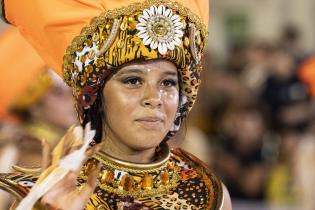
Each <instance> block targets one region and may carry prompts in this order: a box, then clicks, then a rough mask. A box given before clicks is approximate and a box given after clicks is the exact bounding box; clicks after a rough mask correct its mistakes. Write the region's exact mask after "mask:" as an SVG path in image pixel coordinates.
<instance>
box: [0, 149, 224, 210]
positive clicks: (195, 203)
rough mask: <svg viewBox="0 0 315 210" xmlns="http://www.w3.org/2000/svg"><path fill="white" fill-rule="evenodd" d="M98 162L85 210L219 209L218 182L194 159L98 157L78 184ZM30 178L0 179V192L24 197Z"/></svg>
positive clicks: (183, 155)
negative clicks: (137, 160)
mask: <svg viewBox="0 0 315 210" xmlns="http://www.w3.org/2000/svg"><path fill="white" fill-rule="evenodd" d="M95 162H101V164H102V168H101V171H100V173H99V181H98V185H97V187H96V189H95V191H94V194H93V195H92V196H91V198H90V200H89V202H88V204H87V206H86V210H92V209H93V210H94V209H104V210H105V209H106V210H115V209H125V210H128V209H152V210H153V209H156V210H157V209H158V210H163V209H211V210H217V209H220V207H221V205H222V203H223V202H222V186H221V182H220V181H219V180H218V178H217V177H216V176H215V175H214V174H213V173H212V172H211V171H210V170H209V169H208V168H207V167H206V166H205V165H204V164H203V163H202V162H201V161H200V160H198V159H197V158H196V157H194V156H193V155H191V154H189V153H187V152H185V151H183V150H181V149H176V150H174V151H172V153H171V154H170V157H169V156H168V155H166V156H164V157H162V159H161V160H160V161H158V162H156V163H155V164H154V165H155V166H152V164H150V166H149V165H147V164H141V166H143V168H139V165H138V166H136V167H138V168H135V166H131V165H127V164H126V162H125V163H121V162H120V163H117V162H115V160H114V161H113V159H111V158H109V157H108V156H107V155H104V154H102V153H98V154H96V155H95V156H94V157H93V158H91V159H89V161H88V162H87V163H86V165H85V166H84V168H83V170H82V172H81V175H80V177H79V179H78V180H79V183H80V184H82V183H84V182H85V180H86V175H87V174H88V169H89V167H90V165H91V164H94V163H95ZM36 179H37V178H36V175H34V174H33V175H32V174H25V173H24V174H21V173H15V174H6V175H0V180H1V182H0V188H2V189H5V190H7V191H9V192H11V193H13V194H14V195H16V196H17V198H20V199H21V198H22V197H24V196H25V195H26V194H27V193H28V191H29V190H30V188H31V187H32V186H33V185H34V183H35V181H36Z"/></svg>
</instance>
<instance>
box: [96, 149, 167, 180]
mask: <svg viewBox="0 0 315 210" xmlns="http://www.w3.org/2000/svg"><path fill="white" fill-rule="evenodd" d="M160 147H161V150H162V156H161V157H160V158H159V160H157V161H154V162H152V163H133V162H128V161H125V160H121V159H118V158H115V157H113V156H110V155H109V154H106V153H105V152H98V153H97V154H95V155H94V156H93V157H94V158H95V159H96V160H98V161H100V162H101V163H103V164H105V165H107V166H110V167H111V168H114V169H118V170H122V171H126V172H133V173H141V174H144V173H152V172H156V171H160V170H161V168H163V167H165V166H166V165H167V161H168V160H169V159H170V157H171V152H170V148H169V146H168V145H167V144H162V145H161V146H160Z"/></svg>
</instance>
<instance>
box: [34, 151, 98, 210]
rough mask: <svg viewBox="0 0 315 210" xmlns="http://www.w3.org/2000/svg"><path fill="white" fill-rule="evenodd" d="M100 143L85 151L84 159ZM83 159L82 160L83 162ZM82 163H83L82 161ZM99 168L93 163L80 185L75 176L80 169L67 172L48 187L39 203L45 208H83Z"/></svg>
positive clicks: (53, 209) (54, 209) (48, 209)
mask: <svg viewBox="0 0 315 210" xmlns="http://www.w3.org/2000/svg"><path fill="white" fill-rule="evenodd" d="M100 148H101V145H96V146H94V147H93V148H91V149H89V150H88V151H87V152H86V158H85V161H86V160H87V159H88V157H90V156H91V155H93V154H94V153H96V152H97V151H98V150H99V149H100ZM85 161H83V162H85ZM82 165H83V163H82ZM99 170H100V166H99V165H94V166H93V168H92V169H91V171H90V172H89V176H88V179H87V182H86V183H84V184H82V185H81V186H80V187H78V186H77V177H78V176H79V173H80V170H79V171H75V172H69V173H68V174H67V175H66V176H65V177H64V178H63V179H62V180H61V181H60V182H58V183H57V184H56V186H54V187H53V188H52V189H50V190H49V191H48V192H47V193H46V194H45V195H44V196H43V197H42V199H41V202H40V204H41V205H43V206H44V209H47V210H57V209H58V210H64V209H67V210H79V209H84V207H85V206H86V203H87V201H88V199H89V198H90V196H91V194H92V193H93V191H94V189H95V187H96V178H97V176H98V172H99Z"/></svg>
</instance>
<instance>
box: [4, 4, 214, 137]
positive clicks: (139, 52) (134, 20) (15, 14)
mask: <svg viewBox="0 0 315 210" xmlns="http://www.w3.org/2000/svg"><path fill="white" fill-rule="evenodd" d="M125 5H128V6H125ZM3 6H4V10H3V11H4V13H5V14H4V18H5V19H6V20H7V21H8V22H10V23H11V24H13V25H16V26H17V27H18V28H19V29H20V31H21V32H22V34H23V35H24V36H25V37H26V38H27V39H28V40H29V42H30V43H31V44H32V45H33V46H34V47H35V48H36V49H37V50H38V51H39V52H40V54H41V56H42V57H43V59H44V60H45V61H46V62H47V63H48V65H49V66H51V67H52V68H53V69H55V70H56V71H57V72H59V74H60V75H61V72H62V71H63V73H62V74H63V76H64V80H65V81H66V82H67V84H68V85H70V86H71V87H72V88H73V90H74V91H73V92H74V97H75V98H76V101H77V104H76V106H77V110H78V113H79V118H80V122H81V123H83V122H84V120H85V115H86V113H87V111H88V110H89V109H90V107H91V105H92V104H93V103H94V101H95V99H96V97H97V94H98V91H99V89H100V87H102V85H103V83H104V79H105V78H106V77H107V76H108V75H109V74H110V73H111V72H112V70H113V69H117V68H118V67H119V66H120V65H122V64H124V63H127V62H131V61H135V60H152V59H159V58H162V59H166V60H169V61H171V62H173V63H174V64H175V65H176V66H177V68H178V71H179V75H180V81H181V96H182V99H181V105H180V107H179V110H178V115H177V119H176V120H175V124H174V125H175V126H174V128H173V129H172V130H173V131H176V130H178V128H179V125H180V122H181V119H182V118H184V117H185V116H186V115H187V113H188V112H189V110H190V109H191V107H192V106H193V104H194V102H195V100H196V96H197V91H198V87H199V84H200V78H199V76H200V71H201V64H200V62H201V58H202V55H203V51H204V49H205V44H206V42H207V36H208V32H207V27H206V25H207V22H208V15H209V14H208V10H209V1H208V0H181V1H173V0H145V1H143V0H142V1H139V0H132V1H131V0H101V1H89V0H69V1H52V0H45V1H42V0H29V1H19V0H10V1H9V0H7V1H6V0H4V4H3ZM37 11H40V12H37ZM52 11H54V12H52ZM61 67H62V68H61ZM61 69H62V70H61ZM171 134H172V132H171Z"/></svg>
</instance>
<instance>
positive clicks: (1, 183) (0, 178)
mask: <svg viewBox="0 0 315 210" xmlns="http://www.w3.org/2000/svg"><path fill="white" fill-rule="evenodd" d="M36 180H37V177H35V176H33V175H30V174H25V173H20V172H18V173H7V174H5V173H0V189H2V190H4V191H6V192H8V193H10V194H11V195H13V196H15V198H16V199H18V200H21V199H22V198H24V197H25V196H26V195H27V194H28V192H29V191H30V189H31V188H32V187H33V186H34V184H35V182H36Z"/></svg>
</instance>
